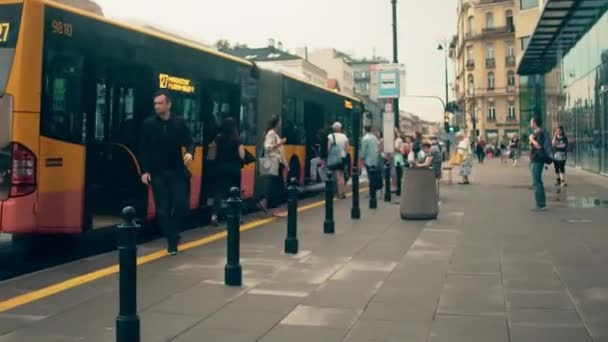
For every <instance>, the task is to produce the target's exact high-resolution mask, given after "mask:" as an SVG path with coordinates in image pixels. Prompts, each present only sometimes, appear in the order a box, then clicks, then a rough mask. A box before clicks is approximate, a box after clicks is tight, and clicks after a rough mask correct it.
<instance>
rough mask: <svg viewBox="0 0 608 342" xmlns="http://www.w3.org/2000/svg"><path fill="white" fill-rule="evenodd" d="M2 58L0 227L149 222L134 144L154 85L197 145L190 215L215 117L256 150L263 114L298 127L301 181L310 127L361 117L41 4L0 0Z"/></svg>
mask: <svg viewBox="0 0 608 342" xmlns="http://www.w3.org/2000/svg"><path fill="white" fill-rule="evenodd" d="M0 61H1V64H0V232H1V233H9V234H79V233H82V232H84V231H87V230H90V229H97V228H104V227H111V226H113V225H114V224H116V223H117V222H118V215H119V213H120V209H121V207H123V206H125V205H133V206H135V207H136V209H137V212H138V213H139V214H140V216H141V217H140V218H141V219H142V220H146V219H148V220H150V219H153V218H154V216H155V211H154V205H153V194H152V193H151V191H150V189H149V188H148V187H146V186H144V185H142V184H141V183H140V182H139V178H140V168H139V162H138V157H137V155H138V153H137V150H138V143H139V139H140V136H139V135H140V126H141V123H142V121H143V119H144V118H145V117H147V116H149V115H153V114H152V113H153V107H152V99H151V97H152V94H153V93H154V92H155V91H157V90H158V89H166V90H168V91H170V92H171V95H172V99H173V108H172V110H173V112H175V113H176V114H178V115H180V116H182V117H183V118H184V119H185V120H186V122H187V124H188V127H189V128H190V130H191V131H192V134H193V137H194V140H195V142H196V146H197V147H196V153H195V161H194V163H192V165H191V166H190V172H191V175H192V177H191V181H190V189H189V191H190V194H189V196H190V208H191V209H192V210H198V209H200V208H202V207H205V206H206V199H207V198H208V197H209V194H208V192H209V191H207V189H208V186H209V184H212V183H213V180H212V179H210V177H205V172H204V171H205V167H204V166H205V163H204V156H205V150H206V149H205V148H204V147H205V146H208V144H209V143H210V142H211V141H212V140H213V138H214V137H215V132H216V129H217V127H218V123H219V122H220V120H221V118H222V117H224V116H232V117H234V118H236V119H237V121H238V122H239V127H240V131H241V137H242V140H243V143H244V144H245V145H246V148H247V149H248V150H250V151H251V152H252V153H254V154H255V153H256V150H257V149H256V147H259V146H260V145H261V140H262V138H263V129H264V128H263V127H264V126H265V124H264V123H265V121H266V120H267V119H268V118H269V117H270V115H273V114H280V115H282V116H283V118H284V120H283V122H284V123H289V124H290V125H292V126H290V127H291V128H293V129H295V132H297V134H296V135H294V136H295V137H296V138H294V139H292V140H293V141H292V142H288V146H287V148H286V151H287V153H288V155H287V158H288V160H289V162H290V164H292V165H294V166H295V167H293V168H290V169H291V172H292V176H297V178H298V179H300V181H303V180H304V179H305V177H306V173H307V171H306V167H305V165H306V163H307V160H308V159H310V155H309V152H308V149H307V145H309V144H311V139H310V129H313V128H316V127H317V126H318V127H323V126H325V127H328V126H329V124H330V122H331V121H332V120H336V119H338V120H342V121H348V120H350V118H351V117H352V115H353V114H356V113H360V112H362V106H361V104H360V101H358V100H357V99H356V98H352V97H348V96H345V95H343V94H340V93H337V92H334V91H331V90H329V89H326V88H323V87H318V86H315V85H312V84H310V83H308V82H306V81H303V80H299V79H297V78H294V77H291V76H289V75H284V74H282V73H277V72H272V71H267V70H266V71H265V70H263V69H261V68H258V67H257V66H256V65H255V63H253V62H251V61H249V60H246V59H242V58H238V57H235V56H231V55H228V54H224V53H220V52H217V51H215V50H212V49H210V48H208V47H205V46H202V45H197V44H195V43H193V42H191V41H187V40H180V39H179V38H176V37H173V36H169V35H165V34H163V33H161V32H157V31H153V30H148V29H144V28H139V27H132V26H129V25H126V24H123V23H120V22H116V21H112V20H109V19H107V18H104V17H101V16H97V15H95V14H91V13H88V12H83V11H80V10H77V9H73V8H70V7H67V6H65V5H62V4H59V3H55V2H53V1H47V0H26V1H15V0H0ZM294 172H297V174H293V173H294ZM286 176H287V175H286ZM290 176H291V175H290ZM255 179H256V171H255V165H254V164H252V165H249V166H246V167H244V168H243V172H242V191H243V197H245V198H252V197H253V196H254V195H255V183H256V182H255Z"/></svg>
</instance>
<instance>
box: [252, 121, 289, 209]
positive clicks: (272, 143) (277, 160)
mask: <svg viewBox="0 0 608 342" xmlns="http://www.w3.org/2000/svg"><path fill="white" fill-rule="evenodd" d="M280 127H281V118H280V117H279V116H277V115H273V116H272V118H270V120H269V121H268V125H267V128H266V135H265V136H264V148H263V156H262V157H261V158H260V165H259V166H260V176H263V179H264V181H263V186H262V188H263V190H262V194H261V196H260V201H259V202H258V208H260V209H262V210H263V211H264V212H265V213H268V208H269V207H274V206H276V205H277V204H278V203H280V202H281V200H282V199H283V198H284V197H285V193H286V192H285V182H284V180H283V173H284V170H285V168H286V166H285V165H286V163H285V152H284V149H283V146H284V145H285V143H286V142H287V140H286V139H285V138H281V137H280V136H279V133H278V132H279V129H280ZM273 215H274V216H283V215H279V214H278V213H277V212H275V213H273Z"/></svg>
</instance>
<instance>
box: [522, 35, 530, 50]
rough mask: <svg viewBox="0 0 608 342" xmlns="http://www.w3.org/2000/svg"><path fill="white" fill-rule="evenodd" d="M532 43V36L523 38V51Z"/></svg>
mask: <svg viewBox="0 0 608 342" xmlns="http://www.w3.org/2000/svg"><path fill="white" fill-rule="evenodd" d="M529 43H530V36H525V37H521V51H524V50H526V48H527V47H528V44H529Z"/></svg>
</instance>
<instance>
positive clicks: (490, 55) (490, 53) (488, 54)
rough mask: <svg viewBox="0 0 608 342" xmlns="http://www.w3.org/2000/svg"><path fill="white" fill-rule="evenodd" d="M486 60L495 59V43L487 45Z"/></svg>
mask: <svg viewBox="0 0 608 342" xmlns="http://www.w3.org/2000/svg"><path fill="white" fill-rule="evenodd" d="M486 58H487V59H492V58H494V44H493V43H488V45H486Z"/></svg>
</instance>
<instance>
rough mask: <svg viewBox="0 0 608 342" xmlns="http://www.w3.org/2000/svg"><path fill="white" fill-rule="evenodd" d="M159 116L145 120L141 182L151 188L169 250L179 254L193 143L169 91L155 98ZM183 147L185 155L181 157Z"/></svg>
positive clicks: (186, 208)
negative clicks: (178, 247)
mask: <svg viewBox="0 0 608 342" xmlns="http://www.w3.org/2000/svg"><path fill="white" fill-rule="evenodd" d="M154 110H155V111H156V116H153V117H149V118H147V119H146V120H145V121H144V124H143V130H142V142H141V168H142V175H141V181H142V182H143V183H144V184H146V185H152V191H153V193H154V203H155V205H156V216H157V217H158V221H159V224H160V227H161V229H162V231H163V234H164V235H165V238H166V239H167V251H168V252H169V254H171V255H175V254H177V245H178V243H179V239H180V237H179V224H180V223H181V222H180V221H181V220H182V218H183V217H185V215H186V214H187V211H188V182H189V176H190V173H189V172H188V169H187V168H186V165H187V164H189V163H191V162H192V160H193V159H194V142H193V140H192V135H191V134H190V130H189V129H188V127H187V126H186V123H185V122H184V120H183V119H182V118H180V117H178V116H175V115H174V114H172V113H171V98H170V96H169V94H168V93H167V92H164V91H159V92H158V93H156V94H155V95H154ZM182 147H185V148H186V153H185V154H184V155H183V156H182Z"/></svg>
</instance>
